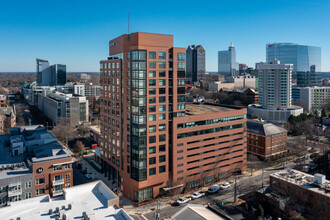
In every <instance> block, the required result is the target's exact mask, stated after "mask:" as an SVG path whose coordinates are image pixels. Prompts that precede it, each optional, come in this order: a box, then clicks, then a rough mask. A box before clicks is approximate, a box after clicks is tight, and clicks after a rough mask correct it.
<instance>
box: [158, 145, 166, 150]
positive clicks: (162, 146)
mask: <svg viewBox="0 0 330 220" xmlns="http://www.w3.org/2000/svg"><path fill="white" fill-rule="evenodd" d="M165 150H166V147H165V144H162V145H159V152H165Z"/></svg>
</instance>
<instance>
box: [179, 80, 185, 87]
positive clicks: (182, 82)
mask: <svg viewBox="0 0 330 220" xmlns="http://www.w3.org/2000/svg"><path fill="white" fill-rule="evenodd" d="M185 85H186V84H185V82H184V79H178V86H185Z"/></svg>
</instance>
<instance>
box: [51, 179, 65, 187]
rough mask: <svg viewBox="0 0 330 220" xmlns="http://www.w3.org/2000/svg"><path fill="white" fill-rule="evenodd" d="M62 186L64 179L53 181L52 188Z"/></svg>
mask: <svg viewBox="0 0 330 220" xmlns="http://www.w3.org/2000/svg"><path fill="white" fill-rule="evenodd" d="M62 184H64V179H60V180H54V181H53V186H56V185H62Z"/></svg>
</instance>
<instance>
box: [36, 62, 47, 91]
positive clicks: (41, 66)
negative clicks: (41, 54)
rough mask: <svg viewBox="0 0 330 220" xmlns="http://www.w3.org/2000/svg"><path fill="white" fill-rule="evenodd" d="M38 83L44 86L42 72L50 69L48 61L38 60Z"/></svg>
mask: <svg viewBox="0 0 330 220" xmlns="http://www.w3.org/2000/svg"><path fill="white" fill-rule="evenodd" d="M36 61H37V70H36V72H37V83H38V85H41V84H42V71H43V70H44V69H46V68H48V67H49V63H48V60H42V59H37V60H36Z"/></svg>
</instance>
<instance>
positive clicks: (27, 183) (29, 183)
mask: <svg viewBox="0 0 330 220" xmlns="http://www.w3.org/2000/svg"><path fill="white" fill-rule="evenodd" d="M31 187H32V182H31V181H29V182H25V189H28V188H31Z"/></svg>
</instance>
